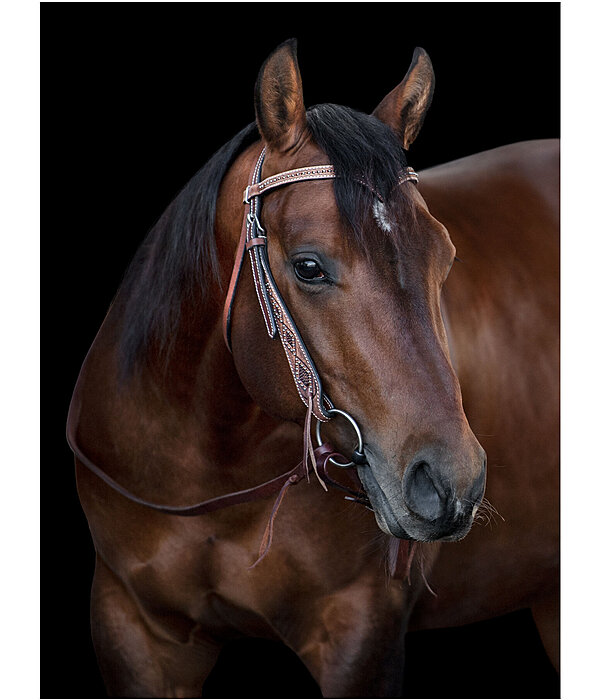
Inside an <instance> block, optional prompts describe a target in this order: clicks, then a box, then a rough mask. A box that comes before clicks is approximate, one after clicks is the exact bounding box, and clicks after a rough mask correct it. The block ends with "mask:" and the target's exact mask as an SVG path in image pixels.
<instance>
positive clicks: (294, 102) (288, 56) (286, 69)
mask: <svg viewBox="0 0 600 700" xmlns="http://www.w3.org/2000/svg"><path fill="white" fill-rule="evenodd" d="M254 107H255V110H256V122H257V124H258V128H259V130H260V133H261V136H262V137H263V139H264V140H265V141H266V143H268V144H269V145H270V146H272V147H273V148H274V149H275V150H277V151H287V150H289V149H290V148H293V147H294V146H295V145H296V143H298V141H299V139H300V136H301V135H302V132H303V131H304V129H305V127H306V110H305V109H304V99H303V96H302V79H301V77H300V70H299V68H298V60H297V58H296V39H288V41H285V42H284V43H283V44H281V46H279V47H278V48H276V49H275V51H273V53H272V54H271V55H270V56H269V58H267V60H266V61H265V62H264V63H263V66H262V68H261V69H260V73H259V74H258V79H257V81H256V87H255V88H254Z"/></svg>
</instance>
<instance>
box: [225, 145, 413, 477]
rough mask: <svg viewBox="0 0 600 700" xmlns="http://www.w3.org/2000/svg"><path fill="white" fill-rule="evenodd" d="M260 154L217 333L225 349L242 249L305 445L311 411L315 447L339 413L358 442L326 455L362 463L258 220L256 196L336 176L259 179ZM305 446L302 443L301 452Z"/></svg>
mask: <svg viewBox="0 0 600 700" xmlns="http://www.w3.org/2000/svg"><path fill="white" fill-rule="evenodd" d="M266 152H267V151H266V148H263V150H262V151H261V153H260V155H259V157H258V159H257V161H256V163H255V165H254V168H253V169H252V171H251V174H250V180H249V183H248V186H247V187H246V189H245V190H244V197H243V202H244V205H245V209H244V219H243V221H242V232H241V236H240V240H239V243H238V247H237V252H236V258H235V264H234V267H233V272H232V275H231V280H230V282H229V289H228V291H227V297H226V300H225V307H224V310H223V337H224V339H225V343H226V345H227V347H228V348H229V351H230V352H231V319H232V309H233V302H234V299H235V293H236V290H237V286H238V282H239V278H240V273H241V270H242V265H243V262H244V258H245V253H246V251H247V252H248V256H249V258H250V264H251V266H252V277H253V279H254V287H255V290H256V296H257V299H258V303H259V306H260V309H261V311H262V316H263V318H264V321H265V326H266V329H267V333H268V335H269V337H270V338H275V337H276V336H279V339H280V340H281V345H282V346H283V349H284V351H285V354H286V357H287V361H288V364H289V366H290V370H291V372H292V377H293V379H294V384H295V385H296V389H297V391H298V395H299V396H300V399H301V400H302V402H303V403H304V405H305V406H306V407H307V409H308V410H307V416H306V420H305V443H306V441H307V439H308V440H310V421H311V414H312V416H314V417H315V418H316V419H317V428H316V437H317V443H318V445H319V446H321V445H322V444H323V441H322V439H321V423H323V422H327V421H329V420H331V419H332V418H333V417H335V416H341V417H343V418H345V419H346V420H347V421H348V422H349V423H350V425H351V426H352V428H353V429H354V432H355V433H356V436H357V438H358V445H357V446H356V448H355V449H354V451H353V453H352V459H351V460H350V461H347V462H343V463H340V462H337V461H336V460H335V459H334V458H333V457H331V458H330V461H331V463H332V464H335V465H336V466H338V467H343V468H348V467H353V466H355V465H360V464H365V463H366V461H367V458H366V456H365V453H364V450H363V439H362V435H361V432H360V428H359V426H358V424H357V422H356V421H355V420H354V418H352V416H351V415H350V414H349V413H347V412H346V411H342V410H341V409H337V408H335V406H334V405H333V402H332V401H331V399H330V398H329V397H328V396H327V395H326V394H325V393H324V391H323V385H322V382H321V378H320V377H319V373H318V371H317V369H316V367H315V363H314V362H313V360H312V358H311V356H310V353H309V351H308V349H307V347H306V345H305V343H304V341H303V340H302V336H301V335H300V332H299V331H298V328H297V326H296V324H295V323H294V320H293V318H292V315H291V314H290V312H289V310H288V308H287V306H286V304H285V302H284V300H283V298H282V296H281V294H280V292H279V289H278V288H277V285H276V283H275V280H274V279H273V274H272V272H271V267H270V265H269V256H268V248H267V232H266V230H265V229H264V227H263V226H262V225H261V222H260V218H259V214H260V210H261V205H262V197H264V195H265V194H267V193H268V192H270V191H272V190H274V189H276V188H278V187H282V186H284V185H289V184H292V183H295V182H304V181H307V180H331V179H334V178H335V177H336V173H335V170H334V168H333V166H332V165H311V166H308V167H304V168H295V169H294V170H286V171H284V172H280V173H277V174H276V175H271V177H268V178H266V179H264V180H261V179H260V178H261V173H262V167H263V163H264V160H265V156H266ZM409 180H413V181H415V182H418V180H419V178H418V176H417V174H416V173H415V171H414V170H413V169H412V168H409V167H407V168H405V169H404V170H403V171H402V172H401V173H399V176H398V184H402V183H404V182H408V181H409ZM358 182H360V183H361V184H362V185H364V186H366V187H368V188H369V189H370V190H371V191H372V192H373V194H374V195H375V196H376V197H378V199H380V200H381V201H383V199H382V197H381V195H380V194H379V193H378V192H377V191H376V190H374V189H373V188H372V187H371V186H370V185H369V183H367V182H366V181H364V180H362V179H358ZM306 450H307V446H306V445H305V454H306Z"/></svg>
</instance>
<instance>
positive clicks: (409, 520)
mask: <svg viewBox="0 0 600 700" xmlns="http://www.w3.org/2000/svg"><path fill="white" fill-rule="evenodd" d="M479 464H480V469H479V471H478V473H477V475H476V476H475V477H474V478H473V479H470V480H469V481H468V483H467V484H465V485H464V486H462V488H461V487H460V486H459V485H458V483H457V481H458V480H453V479H452V477H451V476H449V475H448V474H447V473H444V472H442V471H441V470H439V469H436V468H435V467H434V466H432V465H431V464H430V463H428V462H427V461H425V460H423V459H420V460H415V461H414V462H413V463H412V464H410V465H409V467H408V468H407V469H406V470H405V472H404V475H403V477H402V478H401V479H393V478H390V476H389V474H385V475H384V476H383V477H381V475H380V473H379V471H375V470H374V469H373V468H372V466H371V465H367V466H365V467H362V468H359V470H358V473H359V476H360V479H361V481H362V483H363V486H364V487H365V490H366V491H367V493H368V495H369V499H370V501H371V504H372V506H373V508H374V510H375V516H376V519H377V524H378V525H379V527H380V528H381V529H382V530H383V531H384V532H386V533H387V534H390V535H393V536H395V537H401V538H406V539H414V540H418V541H421V542H432V541H435V540H443V541H456V540H460V539H462V538H463V537H465V536H466V535H467V533H468V532H469V530H470V529H471V526H472V524H473V518H474V515H475V512H476V511H477V508H478V506H479V504H480V503H481V501H482V499H483V494H484V490H485V481H486V468H485V458H484V459H483V460H482V461H481V462H480V463H479ZM378 477H380V478H378ZM462 481H464V479H463V480H462Z"/></svg>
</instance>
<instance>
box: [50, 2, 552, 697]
mask: <svg viewBox="0 0 600 700" xmlns="http://www.w3.org/2000/svg"><path fill="white" fill-rule="evenodd" d="M559 12H560V6H559V4H557V3H440V4H437V3H414V4H413V3H369V4H366V3H183V4H180V3H174V4H163V3H154V4H145V3H139V4H138V3H91V4H82V3H81V4H45V5H43V6H42V31H43V33H42V81H43V82H42V85H43V93H42V110H43V122H42V124H43V129H42V139H43V140H42V144H43V146H42V155H43V160H42V173H43V176H44V193H45V194H44V197H43V201H42V205H43V210H42V211H43V213H44V217H43V218H44V228H43V237H42V241H43V243H42V253H43V255H44V260H45V265H44V269H43V276H42V282H43V283H44V286H43V289H44V293H43V295H42V312H43V319H44V327H43V332H44V335H43V338H44V341H43V346H44V347H45V353H44V355H43V357H45V360H44V361H43V368H44V369H45V372H44V376H45V379H44V384H43V389H44V403H43V406H44V409H43V410H44V419H43V425H44V433H43V436H42V437H43V445H44V458H43V460H42V470H41V471H42V503H43V505H42V521H41V522H42V531H41V536H42V589H41V590H42V601H41V602H42V649H41V654H42V697H46V698H72V697H73V698H75V697H78V698H89V697H103V696H104V690H103V686H102V682H101V679H100V676H99V673H98V670H97V666H96V662H95V657H94V654H93V649H92V647H91V642H90V638H89V623H88V602H89V587H90V582H91V577H92V572H93V547H92V543H91V539H90V537H89V532H88V530H87V524H86V522H85V518H84V517H83V514H82V512H81V510H80V508H79V505H78V500H77V494H76V491H75V483H74V474H73V468H72V464H73V462H72V455H71V453H70V451H69V449H68V447H67V445H66V443H65V441H64V424H65V420H66V412H67V408H68V402H69V399H70V394H71V391H72V388H73V386H74V384H75V380H76V378H77V373H78V370H79V367H80V365H81V363H82V361H83V358H84V356H85V353H86V351H87V349H88V347H89V346H90V344H91V342H92V341H93V338H94V335H95V332H96V331H97V329H98V327H99V325H100V323H101V321H102V319H103V317H104V314H105V312H106V310H107V308H108V305H109V303H110V301H111V299H112V297H113V295H114V293H115V291H116V289H117V286H118V284H119V282H120V279H121V276H122V274H123V272H124V270H125V268H126V266H127V263H128V262H129V260H130V258H131V256H132V255H133V253H134V251H135V249H136V248H137V246H138V245H139V243H140V242H141V240H142V239H143V237H144V235H145V234H146V233H147V231H148V230H149V229H150V228H151V226H152V224H153V223H154V222H155V221H156V219H157V218H158V217H159V216H160V214H161V213H162V211H163V210H164V208H165V207H166V205H167V204H168V203H169V202H170V201H171V199H172V198H173V197H174V195H175V194H176V193H177V192H178V191H179V189H180V188H181V187H182V186H183V185H184V184H185V183H186V182H187V181H188V180H189V179H190V177H191V176H192V175H193V174H194V173H195V172H196V170H198V169H199V168H200V167H201V166H202V165H203V163H204V162H205V161H206V160H207V158H208V157H209V156H210V155H211V154H212V153H213V152H214V151H215V150H217V148H219V147H220V146H221V145H222V144H223V143H225V142H226V141H228V140H229V139H230V138H231V137H232V136H233V135H234V134H235V133H237V131H239V130H240V129H241V128H242V127H244V126H245V125H246V124H248V123H249V122H250V121H252V119H253V118H254V115H253V102H252V100H253V86H254V81H255V79H256V75H257V73H258V70H259V68H260V66H261V64H262V62H263V60H264V59H265V58H266V56H267V55H268V54H269V53H270V52H271V51H272V50H273V49H274V48H275V47H276V46H277V45H278V44H279V43H281V42H282V41H284V40H285V39H287V38H289V37H297V39H298V53H299V62H300V69H301V72H302V76H303V83H304V96H305V103H306V105H307V106H310V105H312V104H316V103H319V102H334V103H338V104H344V105H348V106H350V107H353V108H355V109H359V110H362V111H366V112H370V111H372V109H373V108H374V107H375V106H376V105H377V104H378V102H379V101H380V100H381V98H382V97H383V96H384V95H385V94H386V93H387V92H389V90H391V89H392V88H393V87H394V86H395V85H396V84H397V83H398V82H399V81H400V80H401V79H402V77H403V76H404V73H405V71H406V69H407V68H408V65H409V64H410V60H411V56H412V51H413V48H414V47H415V46H422V47H423V48H425V49H426V50H427V51H428V53H429V54H430V56H431V59H432V61H433V65H434V68H435V72H436V79H437V83H436V92H435V96H434V101H433V105H432V107H431V109H430V112H429V115H428V117H427V120H426V122H425V126H424V127H423V130H422V132H421V134H420V136H419V138H418V139H417V141H416V143H415V144H414V146H413V147H412V148H411V151H410V153H409V163H410V164H411V165H412V166H413V167H414V168H415V169H416V170H417V171H418V170H420V169H423V168H424V167H427V166H429V165H433V164H436V163H440V162H444V161H446V160H451V159H454V158H459V157H462V156H464V155H468V154H470V153H474V152H477V151H481V150H485V149H487V148H493V147H495V146H500V145H503V144H506V143H511V142H514V141H520V140H526V139H537V138H554V137H558V136H559V114H560V113H559V89H560V86H559V60H560V56H559V47H560V44H559V32H560V17H559ZM516 544H517V543H516ZM285 652H286V650H285V649H280V648H279V647H277V646H275V645H273V644H271V643H267V642H260V641H251V642H240V643H236V644H232V645H231V646H230V647H229V648H228V649H227V650H226V652H225V653H224V654H223V658H222V659H221V660H220V661H219V663H218V665H217V668H216V669H215V671H214V672H213V674H212V676H211V678H210V679H209V681H208V682H207V686H206V696H207V697H236V696H237V697H311V696H314V693H315V690H316V688H315V686H314V684H313V683H312V681H311V679H310V678H307V677H306V676H305V675H303V673H302V668H301V667H300V668H299V667H298V665H297V662H295V660H294V658H293V656H292V655H291V654H289V655H288V654H287V653H285ZM407 666H408V668H407V686H406V694H407V696H409V697H556V696H557V693H558V685H557V679H556V675H555V674H554V672H553V670H552V669H551V667H550V666H549V663H548V661H547V659H546V657H545V655H544V653H543V651H542V649H541V646H540V643H539V640H538V638H537V635H536V633H535V629H534V627H533V623H532V622H531V618H530V615H529V614H528V613H526V612H522V613H516V614H514V615H511V616H508V617H506V618H503V619H501V620H496V621H493V622H490V623H484V624H480V625H475V626H471V627H468V628H464V629H461V630H443V631H439V632H427V633H415V634H412V635H409V640H408V650H407ZM245 669H248V672H247V673H246V672H245ZM242 675H243V676H245V677H246V678H247V679H249V680H248V682H247V684H246V685H245V686H244V689H243V690H241V689H240V685H239V683H238V679H239V678H240V677H242ZM317 692H318V690H317Z"/></svg>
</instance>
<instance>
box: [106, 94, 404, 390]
mask: <svg viewBox="0 0 600 700" xmlns="http://www.w3.org/2000/svg"><path fill="white" fill-rule="evenodd" d="M307 124H308V129H309V131H310V133H311V135H312V137H313V139H314V141H315V142H316V144H317V146H319V147H320V148H321V149H322V150H323V151H324V152H325V153H326V155H327V157H328V159H329V162H330V163H331V164H332V165H333V166H334V168H335V171H336V174H337V176H338V177H337V178H336V179H335V180H334V191H335V196H336V201H337V204H338V207H339V210H340V213H341V215H342V218H343V220H345V221H346V223H347V224H348V226H347V230H348V233H349V235H351V236H352V237H353V238H355V239H356V241H357V243H359V244H360V245H361V246H364V247H366V244H367V243H368V241H366V240H365V236H366V231H368V230H372V227H365V226H363V225H362V224H363V223H364V221H365V217H366V216H367V215H368V213H369V212H370V211H371V209H372V206H373V194H372V192H371V190H370V189H369V188H367V187H365V186H364V185H361V184H360V183H359V182H358V181H357V178H360V179H363V181H366V182H368V183H369V185H370V186H371V187H372V188H373V189H374V190H376V191H377V192H378V193H380V194H381V195H382V196H383V197H384V199H386V198H387V197H389V195H390V194H391V192H392V189H393V188H394V185H395V184H396V182H397V178H398V173H399V172H400V170H401V169H402V168H403V167H405V166H406V158H405V156H404V152H403V151H402V148H401V147H400V143H399V141H398V139H397V137H396V136H395V135H394V133H393V132H392V130H391V129H390V128H389V127H388V126H386V125H385V124H383V123H381V122H380V121H379V120H377V119H376V118H375V117H372V116H367V115H366V114H362V113H360V112H357V111H355V110H353V109H350V108H348V107H340V106H338V105H331V104H323V105H317V106H315V107H312V108H311V109H309V110H308V111H307ZM258 138H259V133H258V129H257V126H256V124H255V123H252V124H250V125H248V126H247V127H246V128H244V129H242V131H240V132H239V133H238V134H236V136H234V137H233V138H232V139H231V141H229V142H228V143H226V144H225V145H224V146H223V147H222V148H220V149H219V150H218V151H217V152H216V153H215V154H214V155H213V156H212V157H211V158H210V160H209V161H208V162H207V163H206V165H204V167H203V168H201V169H200V170H199V171H198V172H197V173H196V175H194V177H193V178H192V179H191V180H190V181H189V182H188V184H187V185H186V186H185V187H184V188H183V189H182V190H181V192H180V193H179V194H178V195H177V197H176V198H175V199H174V200H173V202H171V204H170V205H169V206H168V207H167V209H166V211H165V212H164V214H163V215H162V216H161V218H160V219H159V220H158V222H157V223H156V225H155V226H154V228H153V229H152V230H151V231H150V233H149V234H148V236H147V237H146V239H145V240H144V242H143V243H142V245H141V246H140V248H139V249H138V251H137V253H136V254H135V256H134V258H133V260H132V262H131V264H130V266H129V268H128V270H127V272H126V274H125V277H124V279H123V283H122V285H121V289H120V294H119V298H120V299H121V300H122V304H123V325H122V328H123V331H122V335H121V339H120V364H121V370H122V376H124V377H126V376H128V375H129V374H130V373H131V372H132V371H133V369H134V368H135V367H136V365H137V363H138V362H139V361H140V360H141V359H143V357H144V356H145V354H146V352H147V350H148V348H149V347H150V345H151V344H155V347H157V348H158V350H159V351H160V352H161V353H163V354H165V353H168V349H169V346H170V343H171V341H172V339H173V338H174V337H175V335H176V332H177V330H178V326H179V315H180V310H181V305H182V303H183V302H184V301H185V300H190V301H193V303H194V304H195V306H196V308H198V309H202V307H203V306H204V304H205V302H206V296H207V294H208V292H209V290H210V289H211V288H212V286H213V284H214V282H215V281H219V265H218V260H217V242H216V238H215V232H214V223H215V215H216V207H217V197H218V194H219V187H220V185H221V182H222V180H223V177H224V176H225V173H226V172H227V170H228V169H229V167H230V166H231V164H232V163H233V161H234V160H235V159H236V157H237V156H238V155H239V154H240V153H241V152H242V151H243V150H245V149H246V148H247V147H248V146H249V145H250V144H251V143H253V142H254V141H257V140H258ZM400 191H401V190H400ZM192 294H195V295H196V297H197V298H195V299H191V295H192Z"/></svg>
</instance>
